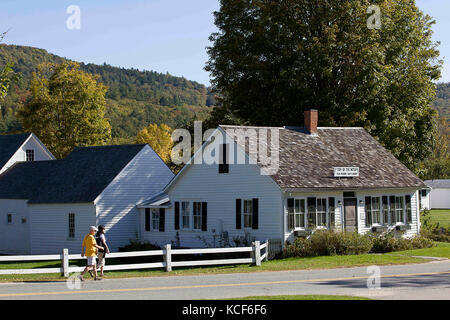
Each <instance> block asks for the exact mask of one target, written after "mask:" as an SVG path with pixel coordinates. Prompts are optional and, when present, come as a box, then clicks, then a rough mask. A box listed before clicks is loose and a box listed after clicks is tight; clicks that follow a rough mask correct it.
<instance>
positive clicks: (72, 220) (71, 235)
mask: <svg viewBox="0 0 450 320" xmlns="http://www.w3.org/2000/svg"><path fill="white" fill-rule="evenodd" d="M69 239H75V213H69Z"/></svg>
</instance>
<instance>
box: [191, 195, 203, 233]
mask: <svg viewBox="0 0 450 320" xmlns="http://www.w3.org/2000/svg"><path fill="white" fill-rule="evenodd" d="M193 207H194V210H193V215H192V216H193V223H194V226H193V229H194V230H201V229H202V203H201V202H194V204H193Z"/></svg>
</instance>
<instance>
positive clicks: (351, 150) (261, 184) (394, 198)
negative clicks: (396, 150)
mask: <svg viewBox="0 0 450 320" xmlns="http://www.w3.org/2000/svg"><path fill="white" fill-rule="evenodd" d="M317 117H318V114H317V111H316V110H308V111H307V112H305V127H301V128H300V127H298V128H297V127H296V128H293V127H280V128H264V127H236V126H220V127H219V128H217V129H216V130H215V131H214V133H212V134H211V135H210V137H209V139H208V140H207V141H206V142H205V143H204V145H203V150H202V151H199V152H197V153H196V154H194V156H193V157H192V158H191V160H190V162H189V163H188V164H187V165H185V166H184V168H183V169H182V170H181V171H180V172H179V173H178V174H177V175H176V176H175V178H174V179H173V180H172V181H171V182H170V183H169V184H168V185H167V186H166V187H165V188H164V190H163V192H161V193H160V194H158V195H156V196H155V197H152V198H149V199H148V200H146V201H143V202H142V203H140V204H139V205H138V207H139V208H140V212H141V215H140V216H141V223H140V227H141V230H140V232H139V234H140V236H141V238H140V239H141V240H143V241H149V242H152V243H155V244H159V245H164V244H166V243H172V244H174V245H177V246H181V247H205V246H221V245H224V246H226V245H232V246H233V245H236V244H237V243H242V242H243V241H245V240H247V241H252V240H260V241H265V240H268V239H269V240H278V242H280V243H285V241H292V240H293V239H294V237H295V236H296V235H302V234H305V233H307V232H309V231H311V230H312V229H322V228H323V229H325V228H335V229H338V230H348V231H355V230H357V231H358V232H359V233H366V232H375V233H379V232H383V231H387V230H392V231H393V232H395V233H396V234H397V235H399V236H411V235H414V234H417V233H418V232H419V228H420V222H419V206H418V192H419V190H420V189H422V188H424V187H425V185H424V184H423V182H422V181H421V180H420V179H419V178H417V177H416V176H415V175H414V174H413V173H412V172H411V171H410V170H408V169H407V168H406V167H405V166H404V165H403V164H402V163H401V162H400V161H399V160H397V159H396V158H395V157H394V156H393V155H392V154H391V153H390V152H389V151H387V150H386V149H385V148H384V147H382V146H381V145H380V144H379V143H378V142H377V141H376V140H375V139H374V138H373V137H372V136H371V135H370V134H368V133H367V132H366V131H365V130H364V129H363V128H320V127H319V128H318V127H317V121H318V118H317ZM237 132H239V134H237ZM255 132H256V137H257V138H256V139H255V135H254V134H255ZM267 132H270V134H267ZM242 133H244V136H245V135H248V136H249V137H250V138H249V139H247V140H246V139H244V140H243V139H242V138H237V137H242ZM264 135H267V137H268V138H267V141H266V147H267V146H271V145H272V143H274V142H276V141H278V140H279V145H278V146H277V148H269V149H270V152H273V155H276V154H277V153H278V157H277V159H278V163H276V166H274V165H272V167H277V166H278V170H276V171H273V172H272V171H271V170H272V169H271V170H266V171H265V169H266V168H267V167H269V166H268V165H267V161H265V162H262V160H261V159H260V158H259V157H260V156H261V154H260V156H259V157H256V158H255V156H254V153H255V146H256V145H258V148H259V149H261V150H264V143H262V144H260V145H259V143H260V142H261V141H263V139H260V137H261V136H264ZM272 136H273V137H274V139H273V140H272V139H271V137H272ZM276 136H278V137H276ZM269 137H270V139H269ZM277 138H279V139H277ZM245 141H247V143H246V142H245ZM248 141H250V143H248ZM219 145H220V146H219ZM208 146H211V147H210V150H208ZM213 146H214V147H215V148H216V150H219V152H218V153H219V155H218V158H219V159H224V161H219V163H214V164H210V163H212V162H211V161H210V160H208V162H206V161H203V163H202V156H203V158H205V156H207V157H206V158H208V157H209V158H211V157H216V156H217V154H216V153H215V152H213V151H211V150H212V149H213ZM270 155H272V153H270ZM239 159H240V162H239V161H238V160H239ZM242 159H245V161H246V162H245V163H244V162H242ZM252 159H256V160H253V162H252ZM263 172H264V173H265V174H262V173H263Z"/></svg>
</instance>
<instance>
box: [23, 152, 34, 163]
mask: <svg viewBox="0 0 450 320" xmlns="http://www.w3.org/2000/svg"><path fill="white" fill-rule="evenodd" d="M25 153H26V160H27V161H34V150H33V149H28V150H26V151H25Z"/></svg>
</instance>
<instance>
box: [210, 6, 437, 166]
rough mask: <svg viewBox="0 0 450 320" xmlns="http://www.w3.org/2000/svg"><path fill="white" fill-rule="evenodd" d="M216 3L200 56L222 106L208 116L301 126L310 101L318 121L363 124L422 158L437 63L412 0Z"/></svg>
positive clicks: (425, 20) (404, 156)
mask: <svg viewBox="0 0 450 320" xmlns="http://www.w3.org/2000/svg"><path fill="white" fill-rule="evenodd" d="M220 4H221V6H220V10H219V11H218V12H215V13H214V15H215V24H216V26H217V27H218V29H219V30H218V32H215V33H213V34H212V35H211V37H210V40H211V41H212V43H213V45H212V46H211V47H210V48H208V54H209V57H210V59H209V61H208V63H207V65H206V70H208V71H210V73H211V76H212V83H213V87H214V88H213V89H214V90H215V92H216V93H217V95H218V97H219V99H220V100H219V102H220V104H221V105H222V106H221V108H217V109H216V111H215V113H219V115H218V116H217V114H213V119H216V121H221V119H223V118H224V116H226V119H232V118H233V117H237V118H239V119H240V120H239V122H241V123H245V124H249V125H266V126H267V125H270V126H283V125H291V126H302V125H303V113H304V110H305V109H308V108H317V109H319V125H321V126H362V127H364V128H365V129H366V130H368V132H369V133H370V134H372V135H373V136H374V137H375V138H377V139H378V140H379V141H380V142H381V143H382V144H383V145H384V146H385V147H387V148H388V149H389V150H391V151H392V152H393V154H394V155H395V156H396V157H398V158H399V159H400V160H401V161H402V162H403V163H404V164H406V165H407V166H408V167H409V168H414V167H416V165H417V163H418V162H419V161H420V160H422V159H424V158H425V157H427V155H428V154H429V152H430V150H431V146H432V141H433V136H432V119H433V117H434V116H435V112H434V110H433V109H431V107H430V104H431V102H432V100H433V98H434V95H435V90H436V86H435V84H434V83H433V81H434V80H436V79H438V78H439V77H440V68H441V64H442V62H441V61H439V60H438V57H439V52H438V50H437V48H436V47H437V44H436V43H434V42H433V41H432V39H431V36H432V25H433V23H434V21H433V20H432V19H431V17H430V16H428V15H425V14H423V13H422V12H421V11H420V10H419V9H418V8H417V6H416V5H415V1H414V0H380V1H368V0H347V1H342V0H315V1H310V0H221V1H220ZM373 4H376V5H378V6H379V8H380V9H381V11H380V12H381V16H380V19H381V28H379V29H377V28H369V27H370V22H371V17H372V16H373V12H372V11H369V12H368V9H369V6H370V5H373ZM369 18H370V19H369ZM368 20H369V24H368Z"/></svg>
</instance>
